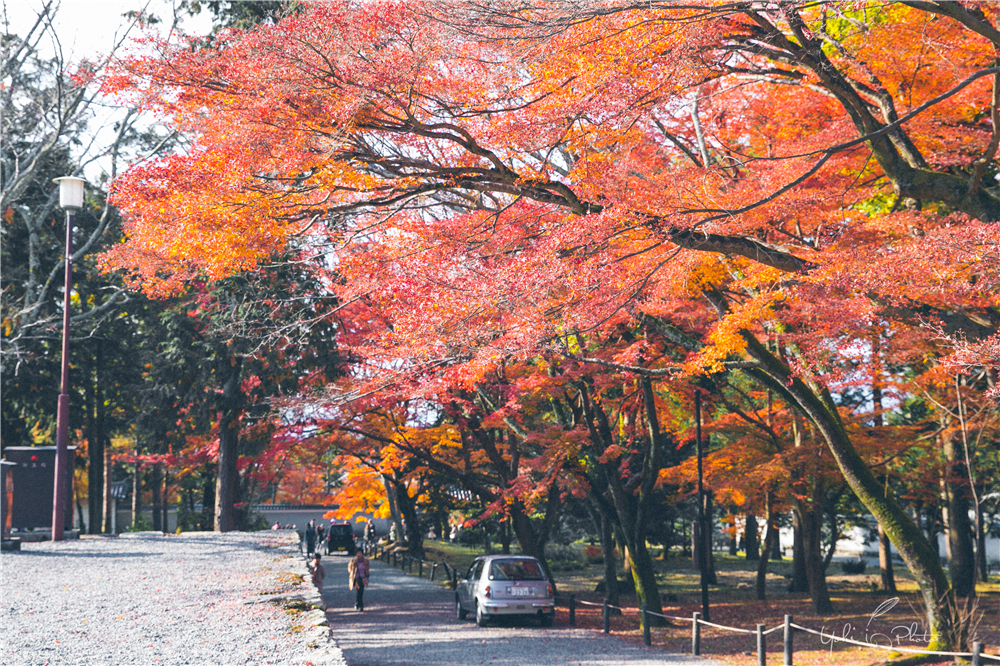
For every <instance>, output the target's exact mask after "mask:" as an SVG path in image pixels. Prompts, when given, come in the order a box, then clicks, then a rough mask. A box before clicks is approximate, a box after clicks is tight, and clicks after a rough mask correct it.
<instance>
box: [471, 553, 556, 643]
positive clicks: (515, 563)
mask: <svg viewBox="0 0 1000 666" xmlns="http://www.w3.org/2000/svg"><path fill="white" fill-rule="evenodd" d="M469 613H475V615H476V624H478V625H479V626H480V627H485V626H486V625H487V624H488V623H489V621H490V618H491V617H500V616H504V617H509V616H511V615H515V616H521V617H536V618H538V621H539V623H540V624H541V625H542V626H543V627H550V626H552V620H553V619H554V618H555V614H556V604H555V598H554V597H553V593H552V583H551V582H550V581H549V579H548V578H547V577H546V576H545V570H544V569H543V568H542V565H541V563H540V562H539V561H538V560H537V559H535V558H534V557H527V556H523V555H489V556H486V557H480V558H478V559H477V560H476V561H475V562H473V563H472V566H470V567H469V571H468V573H466V574H465V578H464V579H462V580H459V581H458V587H456V588H455V615H456V617H457V618H458V619H459V620H464V619H465V618H466V616H467V615H468V614H469Z"/></svg>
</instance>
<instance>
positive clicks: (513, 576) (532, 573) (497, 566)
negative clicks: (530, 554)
mask: <svg viewBox="0 0 1000 666" xmlns="http://www.w3.org/2000/svg"><path fill="white" fill-rule="evenodd" d="M490 578H491V579H493V580H545V574H544V573H542V567H541V566H539V564H538V560H527V559H509V560H493V563H492V564H490Z"/></svg>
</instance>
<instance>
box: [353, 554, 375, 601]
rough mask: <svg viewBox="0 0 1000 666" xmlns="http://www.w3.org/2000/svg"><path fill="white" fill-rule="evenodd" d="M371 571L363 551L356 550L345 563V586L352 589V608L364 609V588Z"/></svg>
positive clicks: (366, 585)
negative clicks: (346, 576) (346, 579)
mask: <svg viewBox="0 0 1000 666" xmlns="http://www.w3.org/2000/svg"><path fill="white" fill-rule="evenodd" d="M370 571H371V563H369V562H368V558H366V557H365V554H364V551H362V550H358V551H357V552H356V553H355V554H354V557H353V558H352V559H351V561H350V562H348V563H347V575H348V581H347V587H348V588H350V589H352V590H354V610H356V611H363V610H364V609H365V588H366V587H368V574H369V573H370Z"/></svg>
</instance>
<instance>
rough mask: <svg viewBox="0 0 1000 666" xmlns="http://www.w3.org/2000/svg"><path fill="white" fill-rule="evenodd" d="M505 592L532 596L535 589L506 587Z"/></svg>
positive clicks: (516, 595) (517, 595)
mask: <svg viewBox="0 0 1000 666" xmlns="http://www.w3.org/2000/svg"><path fill="white" fill-rule="evenodd" d="M507 594H509V595H510V596H512V597H533V596H535V591H534V590H533V589H532V588H530V587H508V588H507Z"/></svg>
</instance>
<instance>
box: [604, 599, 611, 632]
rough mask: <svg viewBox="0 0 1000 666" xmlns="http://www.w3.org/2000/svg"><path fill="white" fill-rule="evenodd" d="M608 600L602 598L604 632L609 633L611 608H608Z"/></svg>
mask: <svg viewBox="0 0 1000 666" xmlns="http://www.w3.org/2000/svg"><path fill="white" fill-rule="evenodd" d="M608 605H609V604H608V600H607V599H605V600H604V608H603V610H604V633H606V634H610V633H611V609H610V608H608Z"/></svg>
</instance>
